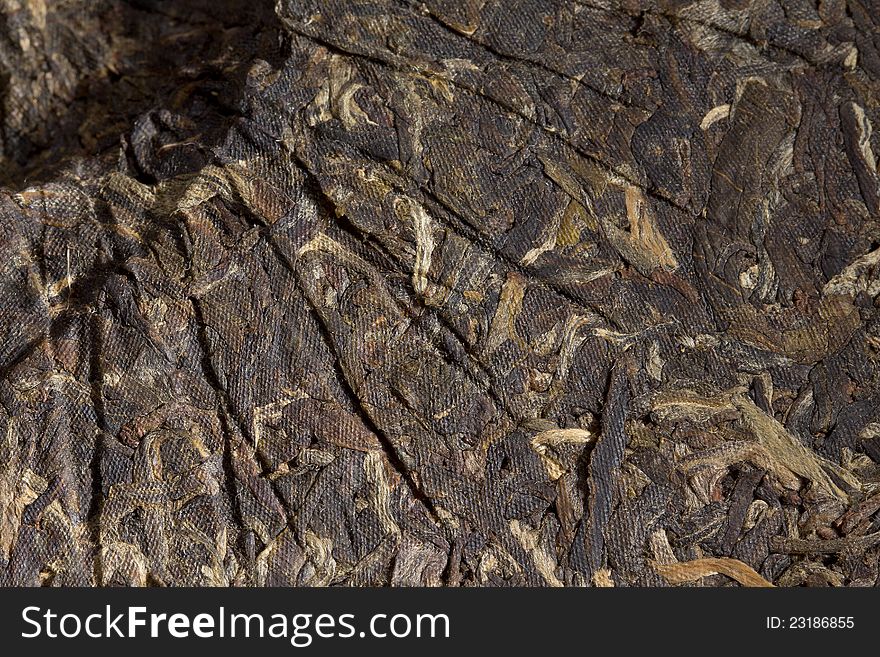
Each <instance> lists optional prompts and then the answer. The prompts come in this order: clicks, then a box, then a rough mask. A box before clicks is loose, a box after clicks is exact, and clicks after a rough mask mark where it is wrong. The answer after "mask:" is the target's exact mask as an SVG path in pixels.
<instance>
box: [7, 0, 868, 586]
mask: <svg viewBox="0 0 880 657" xmlns="http://www.w3.org/2000/svg"><path fill="white" fill-rule="evenodd" d="M2 7H3V12H4V13H3V22H2V24H0V76H2V77H0V89H2V98H0V102H2V117H0V118H2V121H0V124H2V125H0V136H2V143H0V146H2V147H0V165H2V169H0V170H2V175H0V182H2V184H3V185H5V187H4V188H3V190H2V192H0V214H2V218H0V244H2V253H3V255H4V257H3V259H2V261H0V300H2V305H0V583H2V584H6V585H13V584H14V585H39V584H43V585H111V584H124V585H220V586H228V585H257V586H264V585H312V586H313V585H328V584H341V585H388V584H393V585H418V584H426V585H450V586H458V585H533V586H548V585H550V586H558V585H601V586H611V585H614V586H626V585H643V586H645V585H648V586H655V585H665V584H694V583H696V584H702V585H736V584H737V583H738V584H741V585H749V586H751V585H758V586H765V585H768V584H769V583H772V584H775V585H781V586H792V585H800V584H808V585H835V586H837V585H875V584H876V583H877V581H878V549H880V532H878V530H880V516H878V510H880V369H878V366H880V361H878V350H880V314H878V301H877V298H878V294H880V279H878V271H880V224H878V212H880V179H878V175H877V169H876V160H875V155H874V153H875V152H880V144H878V137H876V136H875V135H874V134H873V133H872V125H878V122H880V52H878V48H880V9H878V6H877V5H876V3H873V2H865V1H864V0H849V1H845V0H830V1H825V0H823V1H821V2H818V3H815V2H812V1H810V2H807V1H805V0H704V1H698V2H688V1H686V0H654V1H641V2H640V1H637V0H630V1H623V0H592V1H591V2H552V1H547V0H531V1H530V0H523V1H517V2H511V1H507V0H489V1H483V0H480V1H476V0H459V1H456V0H430V1H428V2H415V1H412V2H410V1H407V0H359V1H354V2H342V1H341V0H340V1H332V0H311V1H309V0H282V1H281V2H279V3H277V6H275V5H273V4H272V3H269V2H259V1H251V2H242V1H237V0H214V1H212V2H208V1H203V0H193V1H192V2H171V1H170V0H169V1H167V2H164V1H147V0H142V1H138V2H134V1H132V2H122V1H116V0H99V1H97V2H86V1H85V0H69V1H65V2H48V1H47V0H2Z"/></svg>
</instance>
